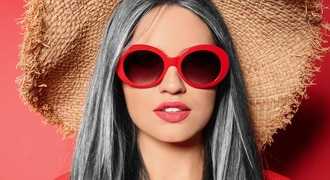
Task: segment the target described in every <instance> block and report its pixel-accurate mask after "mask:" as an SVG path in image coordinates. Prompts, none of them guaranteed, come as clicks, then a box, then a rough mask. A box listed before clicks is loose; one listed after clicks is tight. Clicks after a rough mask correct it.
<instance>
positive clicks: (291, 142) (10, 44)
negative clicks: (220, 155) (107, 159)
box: [0, 0, 330, 180]
mask: <svg viewBox="0 0 330 180" xmlns="http://www.w3.org/2000/svg"><path fill="white" fill-rule="evenodd" d="M324 2H325V3H326V4H327V5H328V6H330V2H328V1H324ZM23 4H24V3H23V0H1V4H0V24H1V28H0V31H1V33H0V82H1V83H0V99H1V100H0V107H1V108H0V180H9V179H10V180H16V179H17V180H21V179H28V180H30V179H31V180H32V179H33V180H39V179H40V180H45V179H53V178H54V177H56V176H57V175H59V174H61V173H63V172H65V171H68V170H69V168H70V164H71V157H72V151H73V147H74V140H73V139H69V140H63V139H62V136H61V134H60V133H57V132H56V129H55V128H53V127H51V126H48V125H44V124H42V123H41V120H40V119H41V118H40V117H39V116H38V115H36V114H34V113H31V112H29V110H28V108H27V106H25V105H23V103H22V101H21V100H20V97H19V94H18V91H17V89H18V86H17V84H15V82H14V81H15V78H16V77H17V76H19V75H20V74H21V72H20V70H19V69H16V65H17V63H18V52H19V49H18V45H19V44H20V43H21V41H22V36H21V35H20V32H21V30H20V26H19V25H17V21H16V20H17V19H18V18H19V17H20V16H21V15H22V14H23ZM325 18H326V19H327V20H328V21H330V13H329V11H328V12H326V17H325ZM328 39H329V40H330V38H328ZM321 71H322V72H321V73H319V74H318V75H317V77H316V80H315V82H316V83H317V84H318V85H317V86H313V87H311V88H309V89H308V92H309V96H310V98H309V99H308V100H306V101H304V102H303V104H302V106H301V108H300V110H299V112H298V114H297V115H296V117H295V118H294V119H293V122H292V125H290V126H288V127H287V130H286V131H279V134H278V135H275V143H274V144H273V146H272V147H270V148H267V149H266V152H265V157H267V161H268V163H269V167H270V168H271V169H273V170H275V171H277V172H280V173H282V174H284V175H286V176H288V177H291V178H293V179H306V180H308V179H330V108H329V107H330V94H329V92H328V90H329V89H330V84H329V80H328V79H327V78H328V76H329V74H330V55H328V56H326V57H325V58H324V61H323V63H322V69H321Z"/></svg>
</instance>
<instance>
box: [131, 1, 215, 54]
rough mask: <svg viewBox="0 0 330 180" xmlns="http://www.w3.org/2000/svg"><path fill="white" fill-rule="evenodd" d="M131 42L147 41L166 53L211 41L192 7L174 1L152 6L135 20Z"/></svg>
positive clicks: (210, 42)
mask: <svg viewBox="0 0 330 180" xmlns="http://www.w3.org/2000/svg"><path fill="white" fill-rule="evenodd" d="M132 43H133V44H148V45H152V46H155V47H157V48H159V49H161V50H163V51H164V52H165V53H167V54H168V55H177V54H179V53H180V52H182V50H184V49H187V48H189V47H191V46H194V45H198V44H214V41H213V38H212V33H211V31H210V29H209V28H208V26H207V25H206V24H205V23H204V21H203V20H202V19H201V18H200V17H198V16H197V15H196V14H195V13H193V12H192V11H190V10H188V9H185V8H183V7H179V6H175V5H164V6H159V7H155V8H153V9H152V10H150V12H148V13H147V14H146V15H145V16H144V17H142V19H141V20H140V22H139V23H138V25H137V27H136V29H135V32H134V34H133V37H132Z"/></svg>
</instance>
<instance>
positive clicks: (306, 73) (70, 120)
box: [19, 0, 325, 150]
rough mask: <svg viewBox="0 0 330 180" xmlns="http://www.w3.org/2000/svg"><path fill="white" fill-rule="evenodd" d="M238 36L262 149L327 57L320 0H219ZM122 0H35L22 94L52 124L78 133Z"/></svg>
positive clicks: (27, 23) (26, 23) (30, 6)
mask: <svg viewBox="0 0 330 180" xmlns="http://www.w3.org/2000/svg"><path fill="white" fill-rule="evenodd" d="M213 2H214V4H215V5H216V7H217V8H218V10H219V11H220V12H221V14H222V15H223V17H224V19H225V21H226V23H227V25H228V28H229V30H230V33H231V35H232V38H233V41H234V44H235V47H236V50H237V53H238V57H239V61H240V63H241V68H242V70H243V75H244V78H245V83H246V88H247V92H248V98H249V108H250V113H251V117H252V120H253V125H254V130H255V133H256V138H257V143H258V147H259V149H260V150H262V149H263V148H264V147H265V145H267V144H270V143H271V142H272V141H273V140H272V135H273V134H274V133H276V131H277V129H283V128H285V126H286V125H287V124H289V123H290V120H291V118H292V117H293V115H294V113H295V112H296V111H297V110H298V107H299V105H300V103H301V100H302V99H304V98H305V97H306V87H307V86H309V85H311V84H312V78H313V74H314V72H315V71H317V67H315V65H314V63H313V61H314V60H317V59H321V58H322V55H323V54H324V52H325V49H323V48H322V47H321V43H322V37H323V36H322V35H323V33H322V32H321V31H320V30H321V28H322V27H323V26H324V23H322V4H321V3H320V1H319V0H295V1H292V0H245V1H242V0H214V1H213ZM119 3H120V0H61V1H45V0H29V1H28V3H27V10H26V14H25V17H24V19H23V21H22V23H23V27H24V41H23V44H22V46H21V52H20V66H21V68H22V70H23V73H24V74H23V76H22V77H20V81H19V83H20V86H21V87H20V93H21V95H22V97H23V99H24V101H25V102H26V103H27V104H28V105H29V106H30V107H31V109H32V110H33V111H35V112H38V113H40V114H41V115H42V116H43V117H44V121H45V122H46V123H48V124H51V125H54V126H56V127H57V128H58V129H59V131H61V132H62V133H63V134H64V135H66V136H68V135H73V136H74V135H75V134H76V132H77V130H78V127H79V122H80V118H81V116H82V111H83V105H84V100H85V97H86V93H87V89H88V86H89V82H90V79H91V75H92V72H93V67H94V64H95V60H96V56H97V52H98V48H99V45H100V40H101V39H102V35H103V31H104V29H105V25H106V24H107V21H108V19H109V17H110V15H111V12H112V11H113V10H114V9H115V8H116V6H117V5H118V4H119Z"/></svg>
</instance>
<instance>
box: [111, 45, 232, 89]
mask: <svg viewBox="0 0 330 180" xmlns="http://www.w3.org/2000/svg"><path fill="white" fill-rule="evenodd" d="M141 50H143V51H151V52H153V53H155V54H157V55H158V56H159V57H160V58H161V59H162V60H163V62H164V68H163V72H162V73H161V75H160V76H159V77H158V78H157V79H156V80H155V81H153V82H152V83H150V84H143V85H141V84H136V83H134V82H132V81H131V80H129V78H128V77H127V76H126V74H125V71H124V62H125V59H126V57H127V56H128V55H129V54H131V53H133V52H136V51H141ZM196 51H210V52H212V53H214V54H215V55H216V56H218V58H219V60H220V65H221V67H220V73H219V75H218V76H217V77H216V78H215V79H214V80H213V81H212V82H210V83H206V84H195V83H193V82H191V81H189V80H188V79H187V78H186V77H185V76H184V74H183V73H182V70H181V64H182V61H183V60H184V59H185V57H186V56H187V55H189V54H191V53H193V52H196ZM229 64H230V63H229V59H228V55H227V53H226V52H225V51H224V50H223V49H221V48H220V47H218V46H215V45H210V44H201V45H197V46H193V47H190V48H188V49H186V50H185V51H184V52H183V53H181V54H180V55H178V56H176V57H168V56H167V55H166V54H165V53H164V52H163V51H161V50H160V49H158V48H156V47H153V46H150V45H145V44H134V45H132V46H130V47H129V48H128V49H127V50H126V51H124V52H123V53H122V55H121V56H120V58H119V62H118V66H117V71H116V73H117V75H118V76H119V78H120V79H121V80H122V81H123V82H124V83H126V84H128V85H130V86H132V87H136V88H149V87H153V86H156V85H158V84H159V83H160V82H161V81H162V79H163V78H164V76H165V74H166V72H167V69H168V68H169V67H170V66H175V67H176V68H177V70H178V72H179V74H180V76H181V78H182V79H183V80H184V81H185V82H186V83H187V84H189V85H190V86H192V87H195V88H210V87H212V86H215V85H217V84H218V83H220V82H221V81H222V80H223V79H224V78H225V76H226V75H227V73H228V71H229Z"/></svg>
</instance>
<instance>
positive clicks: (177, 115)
mask: <svg viewBox="0 0 330 180" xmlns="http://www.w3.org/2000/svg"><path fill="white" fill-rule="evenodd" d="M154 112H155V114H156V115H157V116H158V117H160V118H161V119H163V120H164V121H167V122H171V123H175V122H179V121H182V120H184V119H185V118H186V117H187V116H188V115H189V114H190V111H180V112H164V111H154Z"/></svg>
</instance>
